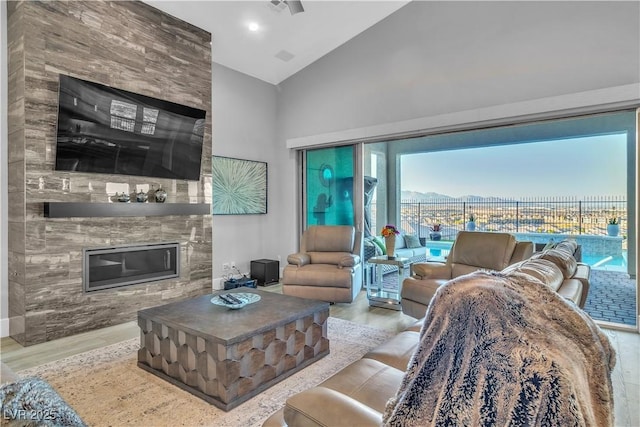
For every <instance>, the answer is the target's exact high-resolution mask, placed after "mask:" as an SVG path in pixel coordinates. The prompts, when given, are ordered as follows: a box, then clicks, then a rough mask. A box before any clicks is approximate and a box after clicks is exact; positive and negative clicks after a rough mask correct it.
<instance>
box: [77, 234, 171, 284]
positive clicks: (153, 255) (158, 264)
mask: <svg viewBox="0 0 640 427" xmlns="http://www.w3.org/2000/svg"><path fill="white" fill-rule="evenodd" d="M179 257H180V244H179V243H162V244H149V245H136V246H124V247H109V248H97V249H85V250H84V269H83V274H84V290H85V292H91V291H97V290H102V289H108V288H115V287H120V286H126V285H133V284H137V283H144V282H152V281H157V280H164V279H170V278H175V277H179V276H180V258H179Z"/></svg>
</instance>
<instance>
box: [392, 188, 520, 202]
mask: <svg viewBox="0 0 640 427" xmlns="http://www.w3.org/2000/svg"><path fill="white" fill-rule="evenodd" d="M400 200H402V201H411V202H413V201H415V202H427V201H434V200H440V201H442V200H456V201H460V202H506V201H512V199H503V198H500V197H493V196H492V197H484V196H476V195H473V194H469V195H466V196H460V197H452V196H448V195H446V194H440V193H435V192H433V191H429V192H428V193H421V192H419V191H407V190H402V191H401V192H400Z"/></svg>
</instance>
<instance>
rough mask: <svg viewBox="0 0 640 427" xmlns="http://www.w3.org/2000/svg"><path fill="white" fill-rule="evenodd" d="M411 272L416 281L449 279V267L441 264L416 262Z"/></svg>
mask: <svg viewBox="0 0 640 427" xmlns="http://www.w3.org/2000/svg"><path fill="white" fill-rule="evenodd" d="M411 272H412V273H413V276H414V277H416V278H418V279H444V280H448V279H451V265H449V264H445V263H442V262H416V263H414V264H412V265H411Z"/></svg>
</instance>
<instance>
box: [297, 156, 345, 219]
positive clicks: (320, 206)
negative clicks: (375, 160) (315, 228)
mask: <svg viewBox="0 0 640 427" xmlns="http://www.w3.org/2000/svg"><path fill="white" fill-rule="evenodd" d="M355 157H356V156H355V146H344V147H330V148H320V149H315V150H305V151H304V152H303V164H304V167H303V199H304V212H303V215H304V228H307V227H308V226H310V225H356V222H357V221H356V220H355V217H356V206H355V204H356V200H357V199H355V197H354V193H355V191H354V190H355V186H354V182H355V180H354V176H355V172H356V166H355Z"/></svg>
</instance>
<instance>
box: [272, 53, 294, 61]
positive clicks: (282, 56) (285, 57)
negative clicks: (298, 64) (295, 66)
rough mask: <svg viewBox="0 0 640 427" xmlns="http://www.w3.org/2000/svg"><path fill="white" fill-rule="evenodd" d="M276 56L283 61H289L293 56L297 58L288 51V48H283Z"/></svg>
mask: <svg viewBox="0 0 640 427" xmlns="http://www.w3.org/2000/svg"><path fill="white" fill-rule="evenodd" d="M275 57H276V58H278V59H280V60H281V61H284V62H289V61H291V60H292V59H293V58H295V55H294V54H293V53H291V52H287V51H286V50H281V51H280V52H278V53H276V54H275Z"/></svg>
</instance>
